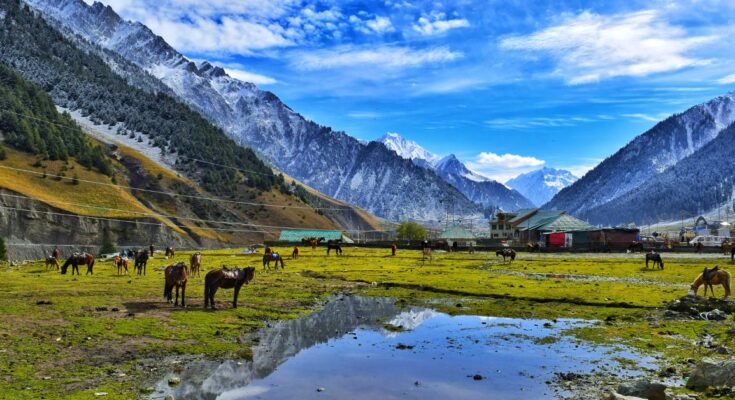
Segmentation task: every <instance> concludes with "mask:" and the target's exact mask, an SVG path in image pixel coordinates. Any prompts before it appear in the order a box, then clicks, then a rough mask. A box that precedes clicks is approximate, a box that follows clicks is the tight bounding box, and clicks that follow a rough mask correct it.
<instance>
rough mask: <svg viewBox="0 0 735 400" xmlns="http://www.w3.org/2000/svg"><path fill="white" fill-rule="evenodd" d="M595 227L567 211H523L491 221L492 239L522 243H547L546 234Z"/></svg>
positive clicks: (500, 214) (496, 217)
mask: <svg viewBox="0 0 735 400" xmlns="http://www.w3.org/2000/svg"><path fill="white" fill-rule="evenodd" d="M593 229H595V227H594V226H592V225H590V224H588V223H586V222H584V221H582V220H580V219H578V218H575V217H573V216H571V215H569V214H567V213H566V211H556V210H542V209H539V208H527V209H521V210H518V211H516V212H513V213H497V214H496V216H495V217H494V218H493V219H492V220H491V221H490V237H491V238H494V239H514V240H518V241H520V242H528V241H532V242H536V241H545V237H544V236H543V235H544V234H548V233H551V232H571V231H584V230H593Z"/></svg>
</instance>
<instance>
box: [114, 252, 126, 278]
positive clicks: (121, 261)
mask: <svg viewBox="0 0 735 400" xmlns="http://www.w3.org/2000/svg"><path fill="white" fill-rule="evenodd" d="M112 265H114V266H116V267H117V274H118V275H122V270H123V268H125V275H127V274H128V259H127V258H125V257H120V256H115V258H113V259H112Z"/></svg>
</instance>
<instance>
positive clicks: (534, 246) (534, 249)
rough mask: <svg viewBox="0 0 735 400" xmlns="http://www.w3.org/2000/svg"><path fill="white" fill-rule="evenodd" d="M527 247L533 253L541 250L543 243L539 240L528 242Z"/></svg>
mask: <svg viewBox="0 0 735 400" xmlns="http://www.w3.org/2000/svg"><path fill="white" fill-rule="evenodd" d="M526 248H527V249H528V251H529V252H531V253H536V252H538V251H541V245H539V244H538V242H528V243H526Z"/></svg>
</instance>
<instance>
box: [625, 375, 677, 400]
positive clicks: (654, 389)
mask: <svg viewBox="0 0 735 400" xmlns="http://www.w3.org/2000/svg"><path fill="white" fill-rule="evenodd" d="M617 392H618V393H619V394H622V395H624V396H636V397H641V398H644V399H648V400H666V385H664V384H661V383H653V382H650V381H648V380H645V379H638V380H635V381H631V382H624V383H621V384H620V386H618V390H617Z"/></svg>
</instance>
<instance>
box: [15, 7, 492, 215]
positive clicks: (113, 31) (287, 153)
mask: <svg viewBox="0 0 735 400" xmlns="http://www.w3.org/2000/svg"><path fill="white" fill-rule="evenodd" d="M26 2H27V3H28V4H30V5H32V6H33V7H34V8H36V9H37V10H39V11H40V12H41V14H42V15H43V16H44V17H45V18H47V19H49V20H50V21H51V22H52V23H53V24H54V25H56V26H58V27H59V28H60V30H62V31H63V32H64V33H65V34H66V35H67V36H69V37H75V35H76V36H77V37H76V40H85V41H88V42H90V43H91V44H93V45H95V46H99V47H100V49H99V50H97V51H96V52H98V53H106V52H112V53H114V54H116V55H119V56H121V57H122V58H124V59H125V60H127V61H129V62H132V63H133V64H135V65H137V66H138V67H140V68H141V69H142V70H143V71H145V73H146V74H149V75H151V76H152V77H154V78H157V79H158V80H160V81H161V82H163V84H164V85H165V86H166V87H167V88H169V89H170V90H171V91H172V92H173V93H175V95H176V96H178V97H179V98H180V99H182V100H183V101H184V102H185V103H187V104H189V105H190V106H191V107H192V108H194V109H195V110H198V111H199V112H200V113H201V114H202V115H204V116H205V117H206V118H208V119H209V120H210V121H212V122H213V123H214V124H215V125H217V126H219V127H221V128H222V129H223V130H224V131H225V132H226V133H227V134H228V135H229V136H230V137H231V138H233V139H234V140H235V141H237V142H238V143H239V144H241V145H243V146H247V147H249V148H252V149H253V150H255V151H256V152H257V153H258V154H259V155H260V156H262V157H263V158H264V159H266V160H267V161H268V162H270V163H271V164H272V165H274V166H275V167H277V168H278V169H280V170H282V171H284V172H285V173H287V174H289V175H291V176H293V177H294V178H297V179H299V180H301V181H302V182H304V183H305V184H307V185H310V186H311V187H313V188H315V189H317V190H319V191H321V192H322V193H325V194H327V195H329V196H332V197H335V198H337V199H340V200H344V201H347V202H349V203H352V204H356V205H359V206H361V207H364V208H365V209H367V210H368V211H371V212H373V213H375V214H376V215H378V216H381V217H384V218H388V219H391V220H401V219H407V218H412V219H419V220H437V219H439V218H441V216H442V215H443V214H444V213H445V204H444V203H443V199H445V198H452V199H454V200H453V203H454V206H455V211H456V212H461V213H463V214H465V215H468V216H479V215H480V213H481V212H482V207H480V206H479V205H477V204H475V203H473V202H472V201H470V200H469V199H468V198H467V197H466V196H465V195H463V194H462V193H460V192H459V191H457V190H456V189H455V188H454V187H453V186H452V185H450V184H448V183H446V182H445V181H444V180H443V179H441V178H440V177H439V176H438V175H437V174H436V173H435V172H434V171H432V170H427V169H425V168H420V167H418V166H416V165H414V164H413V163H411V162H408V161H406V160H404V159H403V158H401V157H398V156H397V155H396V154H395V153H393V152H392V151H389V150H388V149H387V148H386V147H385V146H383V145H382V144H377V143H368V144H365V143H362V142H360V141H358V140H357V139H355V138H353V137H351V136H349V135H347V134H345V133H343V132H335V131H333V130H332V129H330V128H328V127H324V126H321V125H318V124H316V123H314V122H312V121H309V120H306V119H305V118H304V117H303V116H301V115H300V114H298V113H297V112H295V111H294V110H292V109H291V108H289V107H288V106H286V105H285V104H283V102H281V100H280V99H279V98H278V97H277V96H276V95H274V94H273V93H271V92H268V91H263V90H260V89H258V88H257V87H256V86H255V85H254V84H252V83H248V82H242V81H240V80H237V79H234V78H232V77H230V76H229V75H227V73H226V72H225V70H223V69H222V68H220V67H217V66H214V65H212V64H210V63H208V62H201V63H194V62H192V61H190V60H189V59H187V58H186V57H184V56H183V55H182V54H180V53H179V52H178V51H176V50H175V49H174V48H172V47H171V46H170V45H168V43H166V42H165V41H164V40H163V38H161V37H160V36H157V35H156V34H154V33H153V32H151V30H150V29H148V28H147V27H146V26H145V25H142V24H140V23H136V22H129V21H125V20H123V19H122V18H120V17H119V16H118V15H117V14H116V13H115V11H114V10H113V9H112V8H110V7H109V6H104V5H103V4H101V3H94V4H93V5H88V4H86V3H85V2H84V1H82V0H26ZM107 60H108V61H109V63H110V65H111V67H112V66H114V60H113V57H108V58H107ZM128 81H129V82H130V83H131V84H138V83H140V82H141V81H142V78H139V79H128ZM150 86H151V85H150V84H147V85H145V86H139V87H141V88H142V89H144V90H150Z"/></svg>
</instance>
